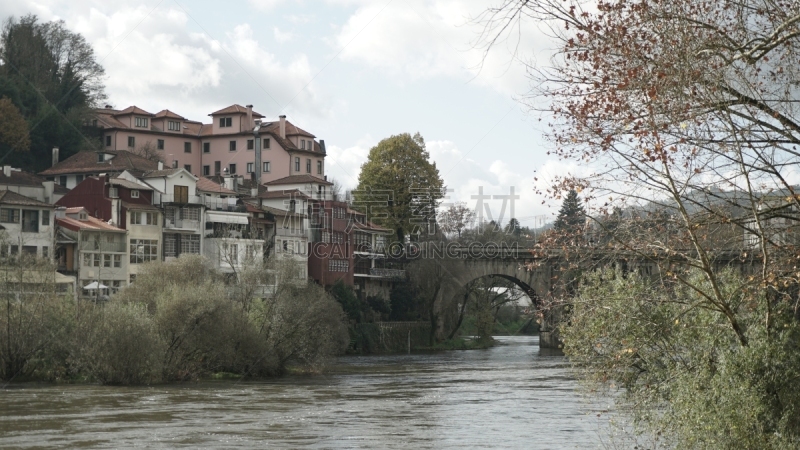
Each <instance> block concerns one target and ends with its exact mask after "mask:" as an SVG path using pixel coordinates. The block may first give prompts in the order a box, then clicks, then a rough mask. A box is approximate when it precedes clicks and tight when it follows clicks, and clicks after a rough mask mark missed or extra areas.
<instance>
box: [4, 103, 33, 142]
mask: <svg viewBox="0 0 800 450" xmlns="http://www.w3.org/2000/svg"><path fill="white" fill-rule="evenodd" d="M0 117H2V118H3V120H2V121H0V154H6V153H7V152H8V150H14V151H18V152H19V151H28V150H29V149H30V147H31V139H30V135H29V133H28V124H27V122H25V118H24V117H22V114H20V112H19V109H18V108H17V107H16V106H14V103H12V102H11V99H9V98H8V97H3V98H0Z"/></svg>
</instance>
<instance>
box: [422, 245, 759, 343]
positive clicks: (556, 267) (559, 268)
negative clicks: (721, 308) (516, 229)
mask: <svg viewBox="0 0 800 450" xmlns="http://www.w3.org/2000/svg"><path fill="white" fill-rule="evenodd" d="M492 245H494V244H489V245H471V246H456V245H451V246H447V247H444V248H442V247H435V246H434V247H425V246H423V247H421V248H420V249H419V254H418V255H417V257H420V258H431V259H434V260H437V261H439V262H440V263H441V264H442V265H443V267H444V268H445V269H446V271H447V272H448V274H449V276H450V280H449V283H448V285H447V286H446V287H444V288H443V289H441V290H440V291H439V294H438V296H437V298H436V301H435V305H434V308H433V310H434V312H435V314H436V315H437V317H438V318H439V319H438V320H437V327H436V328H437V329H436V337H437V338H439V339H441V338H443V337H444V336H446V335H447V333H448V331H449V330H448V323H447V318H448V308H451V307H452V306H453V305H455V304H457V303H458V301H459V297H460V296H463V293H464V291H463V287H465V286H466V285H467V284H468V283H469V282H471V281H473V280H476V279H478V278H482V277H489V276H495V277H502V278H505V279H507V280H509V281H511V282H513V283H514V284H516V285H517V286H518V287H519V288H520V289H522V290H523V291H524V292H525V293H526V294H527V295H528V297H530V299H531V301H532V302H533V305H534V307H535V308H536V309H537V311H539V313H540V314H541V323H540V335H539V345H540V346H541V347H549V348H558V347H559V345H560V341H559V337H558V330H557V325H558V323H559V321H560V320H561V308H559V307H557V306H556V307H554V306H555V305H557V304H558V302H556V300H557V299H558V298H563V296H564V295H565V294H566V293H568V291H569V290H570V289H571V288H572V287H571V286H570V284H571V283H573V280H572V278H574V277H571V276H570V275H569V273H568V272H567V269H568V268H569V267H571V266H570V261H569V259H570V258H567V257H566V255H565V254H564V252H563V251H562V250H561V249H542V248H518V247H516V246H513V245H512V246H507V245H506V246H498V245H494V246H493V247H492ZM741 255H742V253H741V252H740V251H731V252H729V254H728V253H725V254H719V255H717V259H716V265H719V266H730V265H732V264H735V265H737V266H739V267H740V268H741V270H748V268H752V267H753V261H752V258H753V256H752V255H750V257H749V258H748V260H744V259H742V257H741ZM572 256H578V255H572ZM665 259H669V258H665ZM589 260H590V261H594V264H592V265H604V266H608V265H610V264H614V265H617V266H618V267H620V268H621V269H623V270H624V271H628V270H636V271H639V272H640V273H642V274H645V275H649V276H655V275H657V270H658V269H657V263H656V261H655V260H654V259H653V258H652V257H648V258H643V257H642V256H641V255H633V254H631V255H624V254H620V253H618V252H615V253H613V256H612V254H609V255H600V254H597V253H596V252H595V253H593V254H592V257H591V258H589ZM572 263H573V264H574V258H573V261H572ZM586 263H587V261H585V260H584V261H583V264H581V265H584V264H586Z"/></svg>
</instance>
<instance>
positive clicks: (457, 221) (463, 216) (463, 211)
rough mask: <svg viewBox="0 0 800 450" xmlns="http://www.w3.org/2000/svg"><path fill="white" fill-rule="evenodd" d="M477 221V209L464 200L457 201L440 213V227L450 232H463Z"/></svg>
mask: <svg viewBox="0 0 800 450" xmlns="http://www.w3.org/2000/svg"><path fill="white" fill-rule="evenodd" d="M474 221H475V211H474V210H472V209H470V208H468V207H467V204H466V203H464V202H455V203H453V204H452V205H450V206H449V207H448V208H447V209H445V210H444V211H442V212H441V213H440V214H439V228H441V230H442V231H444V232H445V233H448V234H452V233H456V234H457V236H458V238H461V232H462V231H463V230H465V229H467V228H469V227H470V226H471V225H472V224H473V222H474Z"/></svg>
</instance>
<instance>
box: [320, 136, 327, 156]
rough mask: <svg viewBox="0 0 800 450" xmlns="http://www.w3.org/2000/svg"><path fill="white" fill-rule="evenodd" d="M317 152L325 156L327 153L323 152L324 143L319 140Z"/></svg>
mask: <svg viewBox="0 0 800 450" xmlns="http://www.w3.org/2000/svg"><path fill="white" fill-rule="evenodd" d="M319 150H320V151H321V152H322V154H323V155H327V154H328V153H327V152H326V151H325V141H324V140H322V139H320V140H319Z"/></svg>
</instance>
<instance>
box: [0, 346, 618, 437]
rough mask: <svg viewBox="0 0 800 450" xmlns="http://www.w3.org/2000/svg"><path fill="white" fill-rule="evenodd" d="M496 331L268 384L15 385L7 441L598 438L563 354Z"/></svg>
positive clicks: (4, 422)
mask: <svg viewBox="0 0 800 450" xmlns="http://www.w3.org/2000/svg"><path fill="white" fill-rule="evenodd" d="M497 339H498V340H499V341H500V342H501V344H502V345H499V346H496V347H494V348H491V349H488V350H469V351H452V352H438V353H426V354H412V355H390V356H353V357H343V358H339V359H338V360H337V361H336V363H335V364H334V366H333V368H332V370H331V371H330V372H329V373H327V374H326V375H320V376H308V377H286V378H282V379H280V380H277V381H269V382H234V381H224V382H204V383H196V384H179V385H166V386H155V387H109V386H72V385H60V386H38V385H34V386H29V385H17V386H12V387H11V388H8V389H5V390H0V401H1V403H0V447H2V448H31V447H37V448H41V447H58V448H133V447H137V448H175V447H183V448H196V447H204V448H264V447H271V448H313V449H317V448H334V449H339V448H370V449H371V448H413V449H418V448H430V449H451V448H459V449H460V448H520V449H561V448H563V449H589V448H602V447H603V446H602V444H601V441H602V440H604V439H603V438H604V434H605V432H606V429H607V422H608V415H607V414H604V412H605V410H606V408H608V407H609V405H608V404H607V402H604V401H599V400H589V399H586V398H584V397H583V396H581V395H580V394H579V393H578V391H577V389H578V386H577V383H576V382H575V381H574V380H573V379H572V378H571V377H570V374H569V369H568V363H567V361H566V359H565V358H564V357H563V356H559V355H553V354H552V353H548V352H547V351H546V350H542V351H540V350H539V346H538V338H537V337H535V336H534V337H530V336H515V337H499V338H497Z"/></svg>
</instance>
